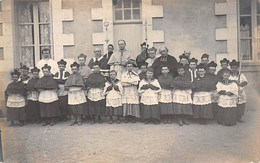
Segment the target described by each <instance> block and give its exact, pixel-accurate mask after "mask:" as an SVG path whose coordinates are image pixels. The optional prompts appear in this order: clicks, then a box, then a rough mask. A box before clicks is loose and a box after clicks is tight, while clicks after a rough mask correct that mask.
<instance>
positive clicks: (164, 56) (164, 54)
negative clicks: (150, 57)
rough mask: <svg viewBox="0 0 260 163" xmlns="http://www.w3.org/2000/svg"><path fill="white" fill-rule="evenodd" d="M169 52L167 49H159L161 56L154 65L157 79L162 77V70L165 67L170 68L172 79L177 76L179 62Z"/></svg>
mask: <svg viewBox="0 0 260 163" xmlns="http://www.w3.org/2000/svg"><path fill="white" fill-rule="evenodd" d="M168 51H169V50H168V48H167V47H161V48H160V49H159V53H160V54H161V56H160V57H158V58H157V59H156V60H155V61H154V63H153V65H152V68H153V70H154V77H155V78H158V77H159V76H160V75H161V69H162V67H165V66H166V67H168V68H169V71H170V72H169V74H170V75H172V77H175V76H177V60H176V58H175V57H173V56H171V55H169V54H168Z"/></svg>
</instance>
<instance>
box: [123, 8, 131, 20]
mask: <svg viewBox="0 0 260 163" xmlns="http://www.w3.org/2000/svg"><path fill="white" fill-rule="evenodd" d="M129 19H131V10H125V11H124V20H129Z"/></svg>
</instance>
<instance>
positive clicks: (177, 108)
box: [173, 103, 193, 115]
mask: <svg viewBox="0 0 260 163" xmlns="http://www.w3.org/2000/svg"><path fill="white" fill-rule="evenodd" d="M173 114H174V115H193V112H192V107H191V104H178V103H173Z"/></svg>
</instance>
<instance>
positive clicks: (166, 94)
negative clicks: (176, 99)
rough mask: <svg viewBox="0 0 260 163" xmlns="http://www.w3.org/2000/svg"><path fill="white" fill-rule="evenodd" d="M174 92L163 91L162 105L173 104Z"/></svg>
mask: <svg viewBox="0 0 260 163" xmlns="http://www.w3.org/2000/svg"><path fill="white" fill-rule="evenodd" d="M172 95H173V92H172V90H170V89H163V88H162V90H161V92H160V93H159V102H161V103H172Z"/></svg>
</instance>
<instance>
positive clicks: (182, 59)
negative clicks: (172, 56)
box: [179, 54, 189, 69]
mask: <svg viewBox="0 0 260 163" xmlns="http://www.w3.org/2000/svg"><path fill="white" fill-rule="evenodd" d="M179 58H180V62H179V63H181V64H182V65H183V66H184V67H185V68H186V69H188V68H189V58H188V56H186V55H185V54H182V55H180V56H179Z"/></svg>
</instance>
